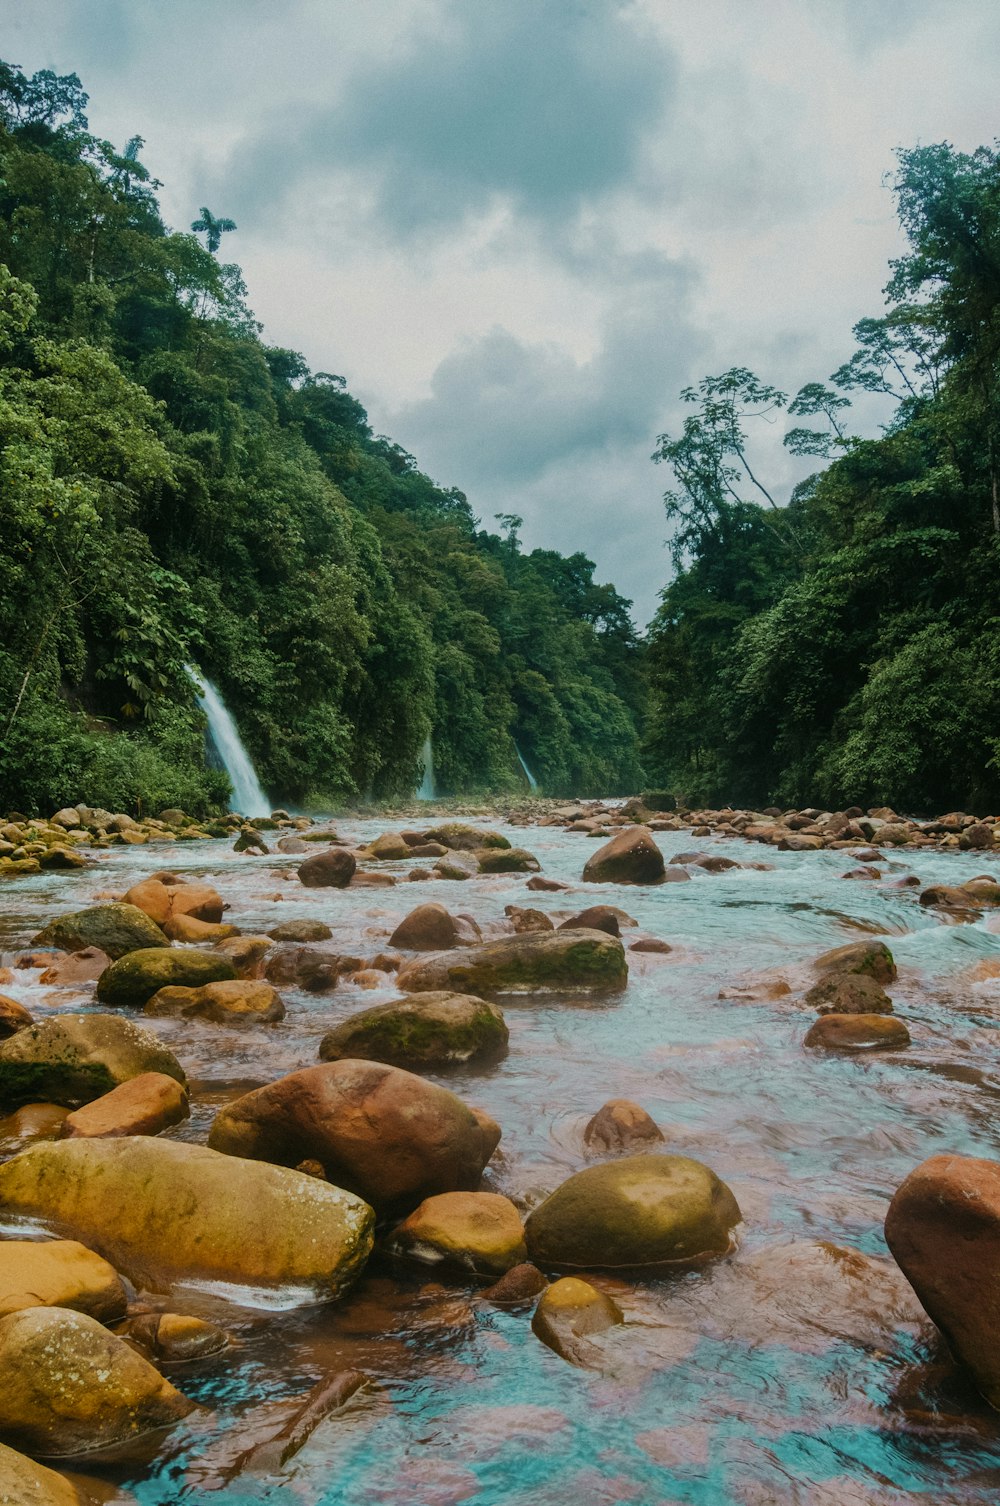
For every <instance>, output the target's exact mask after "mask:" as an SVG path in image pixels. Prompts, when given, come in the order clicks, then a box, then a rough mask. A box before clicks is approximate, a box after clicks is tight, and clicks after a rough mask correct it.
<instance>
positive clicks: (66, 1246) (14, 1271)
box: [0, 1239, 128, 1501]
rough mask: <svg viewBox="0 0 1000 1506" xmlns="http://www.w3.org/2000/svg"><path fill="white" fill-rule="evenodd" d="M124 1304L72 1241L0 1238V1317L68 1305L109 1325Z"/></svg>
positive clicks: (106, 1268) (102, 1265) (110, 1274)
mask: <svg viewBox="0 0 1000 1506" xmlns="http://www.w3.org/2000/svg"><path fill="white" fill-rule="evenodd" d="M127 1300H128V1299H127V1297H126V1295H125V1288H124V1286H123V1285H122V1282H121V1277H120V1276H119V1275H118V1272H117V1271H116V1270H115V1268H114V1266H110V1265H109V1264H108V1262H107V1261H106V1260H102V1259H101V1257H100V1255H95V1254H94V1252H93V1250H88V1249H87V1248H86V1246H85V1245H81V1244H79V1243H78V1242H77V1241H76V1240H75V1239H50V1240H37V1239H3V1240H0V1315H3V1316H5V1315H6V1314H7V1313H16V1312H20V1311H21V1309H22V1308H24V1307H71V1308H72V1309H73V1310H74V1312H78V1313H87V1314H88V1315H89V1316H90V1317H91V1318H96V1319H97V1321H98V1322H99V1323H113V1322H114V1321H115V1320H116V1319H117V1318H121V1317H123V1316H124V1314H125V1308H126V1305H127ZM2 1499H3V1497H2V1496H0V1501H2Z"/></svg>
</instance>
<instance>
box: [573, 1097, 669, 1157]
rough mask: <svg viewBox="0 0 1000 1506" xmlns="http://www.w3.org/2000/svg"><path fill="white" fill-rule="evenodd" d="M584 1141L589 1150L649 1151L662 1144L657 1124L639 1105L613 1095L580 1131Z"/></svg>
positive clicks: (606, 1151)
mask: <svg viewBox="0 0 1000 1506" xmlns="http://www.w3.org/2000/svg"><path fill="white" fill-rule="evenodd" d="M583 1140H584V1144H585V1145H587V1146H588V1147H589V1148H590V1149H591V1150H594V1151H600V1152H604V1153H610V1152H613V1151H638V1150H648V1149H649V1147H650V1146H651V1145H654V1144H662V1143H663V1135H662V1133H661V1131H660V1129H659V1126H658V1125H657V1124H656V1123H655V1121H654V1120H653V1119H651V1118H650V1116H649V1115H648V1114H647V1113H646V1110H645V1109H644V1108H641V1107H640V1105H639V1104H637V1103H633V1102H632V1101H631V1099H628V1098H612V1099H609V1101H608V1102H607V1103H606V1104H604V1105H603V1107H601V1108H599V1109H598V1110H597V1113H596V1114H595V1115H594V1117H593V1118H592V1119H591V1120H590V1121H589V1123H588V1124H587V1127H586V1129H585V1130H584V1132H583Z"/></svg>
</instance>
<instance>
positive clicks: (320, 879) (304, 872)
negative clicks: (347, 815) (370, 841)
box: [296, 847, 358, 889]
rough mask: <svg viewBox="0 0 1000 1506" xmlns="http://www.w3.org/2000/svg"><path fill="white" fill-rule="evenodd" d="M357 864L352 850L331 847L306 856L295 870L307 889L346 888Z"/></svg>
mask: <svg viewBox="0 0 1000 1506" xmlns="http://www.w3.org/2000/svg"><path fill="white" fill-rule="evenodd" d="M357 866H358V862H357V858H356V857H355V856H354V854H353V852H348V850H347V848H346V847H331V848H330V849H329V850H328V851H327V852H317V853H316V854H315V855H314V856H313V857H311V858H306V860H305V862H304V863H300V864H299V866H298V869H297V870H296V871H297V873H298V875H299V878H300V879H301V880H302V882H303V884H305V886H306V888H307V889H346V888H347V886H348V884H349V883H350V882H351V879H352V878H353V877H354V874H355V871H356V869H357Z"/></svg>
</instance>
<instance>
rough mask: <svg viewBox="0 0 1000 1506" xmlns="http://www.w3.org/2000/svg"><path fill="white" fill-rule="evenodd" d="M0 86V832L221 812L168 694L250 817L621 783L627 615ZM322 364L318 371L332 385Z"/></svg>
mask: <svg viewBox="0 0 1000 1506" xmlns="http://www.w3.org/2000/svg"><path fill="white" fill-rule="evenodd" d="M86 105H87V96H86V94H85V93H84V92H83V90H82V88H81V85H80V82H79V80H78V79H77V78H76V76H75V75H69V76H67V77H57V76H55V75H54V74H51V73H48V72H42V73H38V74H36V75H34V76H33V77H28V76H26V75H25V74H24V73H23V72H22V71H21V70H20V69H19V68H17V67H15V66H12V65H8V64H0V587H2V589H0V807H6V808H13V807H17V808H21V809H23V810H25V811H26V812H27V813H32V812H34V811H37V810H39V809H41V810H48V809H53V808H55V807H57V806H59V805H61V804H65V803H66V802H67V801H77V800H83V801H87V802H90V803H94V804H101V805H108V806H111V807H112V808H113V809H116V810H117V809H129V810H131V809H134V808H136V807H137V806H141V807H144V808H145V809H154V808H158V807H159V806H161V805H164V804H180V805H183V806H185V807H186V808H187V809H189V810H192V811H198V810H200V809H204V808H206V807H208V806H210V805H212V804H214V803H218V802H220V801H222V802H224V801H225V798H226V796H227V787H226V784H225V781H224V780H223V779H222V777H221V776H220V775H219V774H217V773H215V772H213V771H212V770H210V769H208V768H207V767H206V765H205V756H204V755H205V748H204V719H203V717H202V715H201V712H200V710H199V709H198V704H197V699H196V691H195V684H194V682H193V680H192V677H191V674H190V673H189V671H188V666H190V665H196V666H197V667H198V668H199V669H200V670H201V671H203V672H204V673H205V674H206V675H208V676H209V677H210V678H211V679H212V680H214V681H215V682H216V683H217V684H218V685H219V686H220V688H221V689H222V691H223V693H224V695H225V697H226V699H227V702H228V704H229V705H230V707H231V709H232V711H233V713H234V715H235V717H236V720H237V722H238V723H239V726H240V729H241V732H242V734H243V737H244V740H245V742H246V743H247V745H248V748H249V750H250V751H251V753H252V755H253V757H254V759H255V762H256V764H257V766H258V769H259V771H260V774H261V778H262V781H263V783H264V785H265V787H266V788H267V790H268V792H269V794H270V795H271V796H272V798H273V799H274V800H275V801H276V802H285V801H287V802H293V801H294V802H297V803H302V802H308V801H312V802H315V803H323V802H327V803H329V802H334V801H338V800H341V799H344V798H349V797H352V796H359V795H360V796H366V797H375V798H378V797H392V796H397V795H404V794H408V793H410V792H412V790H413V789H414V788H415V786H416V784H417V782H418V778H419V766H420V750H421V747H422V744H423V743H424V740H425V738H426V737H427V736H428V735H430V736H431V737H432V738H433V746H434V763H435V774H436V778H437V781H438V784H439V787H440V788H441V789H442V790H443V791H445V792H448V791H460V792H472V791H477V790H490V789H493V790H504V789H508V790H513V789H518V788H523V787H524V776H523V775H522V773H521V770H520V765H519V763H518V757H517V749H516V748H515V743H516V744H517V748H519V749H520V751H521V753H522V754H523V756H524V758H525V759H526V760H527V761H528V763H529V764H530V766H531V767H532V768H533V770H534V771H535V773H536V775H537V777H538V779H539V780H540V781H541V782H542V784H543V786H544V788H545V789H546V791H547V792H549V793H553V794H570V793H574V794H609V793H614V792H616V791H617V792H624V791H630V790H633V789H635V788H636V787H637V785H638V783H639V780H640V777H641V776H640V772H639V764H638V733H637V728H638V722H639V718H640V715H641V710H642V680H641V675H640V667H639V645H638V643H637V641H636V636H635V632H634V629H633V626H632V622H631V620H630V616H629V603H628V602H627V601H625V600H623V599H622V598H621V597H620V596H619V595H618V594H617V593H616V592H615V591H614V589H613V588H612V587H610V586H603V585H599V584H597V583H595V581H594V578H593V571H594V567H593V565H592V563H591V562H590V561H589V560H588V559H586V558H585V557H584V556H583V555H581V554H574V555H571V556H569V557H568V558H567V557H563V556H561V555H559V554H556V553H553V552H551V551H547V550H534V551H532V552H531V553H526V552H525V551H523V550H522V549H521V547H520V545H519V540H518V526H519V523H520V520H519V519H518V518H517V517H516V516H515V515H514V514H513V505H514V504H516V499H512V515H511V516H510V517H504V518H501V520H500V521H501V527H502V530H503V531H502V533H500V534H497V533H491V532H489V531H487V530H483V529H482V527H481V526H480V523H479V520H477V519H476V517H475V516H474V513H473V509H472V507H471V506H470V504H469V502H468V501H467V500H466V498H465V497H464V496H463V495H462V493H461V492H459V491H455V490H451V491H449V490H443V489H442V488H440V487H438V486H436V485H434V484H433V483H432V482H431V481H430V480H429V479H428V477H427V476H426V475H424V474H422V472H421V471H420V470H419V468H418V467H417V464H416V462H415V461H414V459H413V457H412V456H410V455H408V454H406V453H405V452H404V451H403V450H402V449H400V448H399V447H398V446H397V445H395V444H393V443H392V441H391V440H389V439H386V438H385V437H383V436H381V435H377V434H374V433H373V432H372V428H371V426H370V425H369V423H368V419H367V415H366V413H365V411H364V409H363V408H362V407H361V405H360V404H359V403H358V402H357V401H356V400H355V399H354V398H353V397H352V396H351V395H350V393H349V392H348V391H347V389H346V386H345V383H344V381H343V380H342V379H341V378H340V377H338V376H332V375H329V374H327V373H325V372H311V371H309V369H308V368H307V366H306V364H305V362H304V361H303V359H302V358H301V357H300V356H299V355H297V354H296V353H295V352H294V351H290V350H283V349H275V348H274V347H271V346H269V345H267V344H266V343H265V342H264V341H263V340H262V339H261V329H260V326H259V325H258V324H257V322H256V321H255V319H254V317H253V315H252V313H251V312H250V310H249V309H248V307H247V303H246V288H245V286H244V283H243V280H242V278H241V276H240V271H239V268H238V267H237V266H235V265H233V264H230V263H227V262H225V261H224V260H222V259H221V257H220V251H221V250H222V249H224V241H225V237H226V235H227V234H228V233H229V232H230V231H231V230H232V229H234V228H235V227H233V226H232V223H231V221H228V220H225V219H223V218H221V217H217V216H216V215H215V214H213V213H212V212H211V211H209V210H208V209H202V210H201V212H200V217H199V218H198V219H196V220H195V221H194V223H193V224H192V228H191V231H190V232H184V233H178V232H175V231H172V230H170V229H169V228H168V227H167V226H166V225H165V224H164V222H163V220H162V218H161V216H160V213H159V209H158V204H157V198H156V190H157V188H158V186H159V185H158V184H157V183H156V182H155V181H153V180H152V179H151V178H150V175H149V173H148V171H147V170H146V169H145V167H144V166H143V164H142V160H141V154H142V141H141V139H140V138H139V137H135V138H133V140H132V141H130V142H128V143H127V144H124V145H123V146H122V148H121V150H117V149H116V148H114V147H113V146H111V145H110V144H109V143H107V142H105V141H101V140H99V139H97V138H96V137H95V136H94V135H93V134H91V132H90V130H89V128H88V122H87V118H86V114H85V111H86ZM333 359H335V357H334V358H333Z"/></svg>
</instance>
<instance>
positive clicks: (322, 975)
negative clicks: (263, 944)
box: [264, 942, 340, 994]
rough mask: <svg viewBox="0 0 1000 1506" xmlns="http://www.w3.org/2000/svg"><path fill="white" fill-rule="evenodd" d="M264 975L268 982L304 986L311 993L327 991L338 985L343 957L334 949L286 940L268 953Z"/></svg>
mask: <svg viewBox="0 0 1000 1506" xmlns="http://www.w3.org/2000/svg"><path fill="white" fill-rule="evenodd" d="M264 976H265V978H266V979H267V981H268V982H269V983H278V984H287V985H288V986H290V987H294V988H303V989H305V991H306V992H307V993H311V994H321V993H326V992H327V990H328V989H331V988H336V986H337V979H338V978H339V976H340V958H339V957H337V956H336V955H335V953H333V952H321V951H320V949H319V947H314V946H297V945H296V944H295V943H293V942H286V943H284V944H283V945H281V946H279V947H278V948H277V949H276V950H275V951H274V952H272V954H271V956H270V957H268V959H267V962H266V964H265V966H264Z"/></svg>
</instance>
